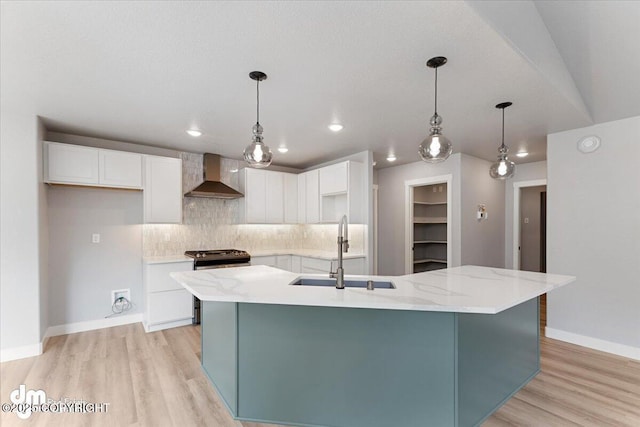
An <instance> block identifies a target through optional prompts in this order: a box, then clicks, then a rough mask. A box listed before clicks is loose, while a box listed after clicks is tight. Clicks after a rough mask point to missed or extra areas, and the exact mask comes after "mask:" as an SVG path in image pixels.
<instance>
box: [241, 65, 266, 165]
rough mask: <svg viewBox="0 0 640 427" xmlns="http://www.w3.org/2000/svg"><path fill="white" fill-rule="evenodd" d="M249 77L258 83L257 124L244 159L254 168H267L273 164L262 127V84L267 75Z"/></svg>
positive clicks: (250, 75) (260, 72)
mask: <svg viewBox="0 0 640 427" xmlns="http://www.w3.org/2000/svg"><path fill="white" fill-rule="evenodd" d="M249 77H251V79H252V80H255V81H256V124H255V125H253V142H252V143H251V144H250V145H249V146H248V147H247V148H245V149H244V159H245V161H246V162H247V163H248V164H249V166H251V167H252V168H258V169H262V168H266V167H268V166H269V165H270V164H271V160H272V159H273V153H272V152H271V149H270V148H269V147H268V146H266V145H264V142H263V137H262V131H263V129H262V126H261V125H260V82H261V81H262V80H266V78H267V75H266V74H265V73H263V72H262V71H252V72H250V73H249Z"/></svg>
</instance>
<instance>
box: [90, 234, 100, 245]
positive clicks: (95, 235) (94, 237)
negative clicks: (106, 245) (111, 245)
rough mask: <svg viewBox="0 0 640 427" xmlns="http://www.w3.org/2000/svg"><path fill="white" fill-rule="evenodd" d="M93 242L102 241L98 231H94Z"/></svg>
mask: <svg viewBox="0 0 640 427" xmlns="http://www.w3.org/2000/svg"><path fill="white" fill-rule="evenodd" d="M91 242H92V243H100V235H99V234H98V233H93V234H92V235H91Z"/></svg>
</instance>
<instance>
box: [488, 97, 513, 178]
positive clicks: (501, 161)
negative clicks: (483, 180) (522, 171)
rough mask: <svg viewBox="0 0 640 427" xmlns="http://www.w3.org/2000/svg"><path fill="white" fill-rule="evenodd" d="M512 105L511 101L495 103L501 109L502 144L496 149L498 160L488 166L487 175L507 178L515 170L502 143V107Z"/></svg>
mask: <svg viewBox="0 0 640 427" xmlns="http://www.w3.org/2000/svg"><path fill="white" fill-rule="evenodd" d="M511 105H513V103H511V102H502V103H500V104H498V105H496V108H498V109H500V110H502V145H500V148H499V149H498V153H499V154H498V161H497V162H495V163H494V164H492V165H491V167H490V168H489V175H491V178H495V179H507V178H510V177H512V176H513V174H514V172H515V171H516V165H515V163H513V162H512V161H511V160H509V159H508V158H507V151H509V149H508V148H507V146H506V145H504V109H505V108H507V107H509V106H511Z"/></svg>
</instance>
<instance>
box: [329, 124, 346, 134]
mask: <svg viewBox="0 0 640 427" xmlns="http://www.w3.org/2000/svg"><path fill="white" fill-rule="evenodd" d="M343 128H344V126H342V125H341V124H340V123H332V124H330V125H329V129H331V130H332V131H334V132H340V131H341V130H342V129H343Z"/></svg>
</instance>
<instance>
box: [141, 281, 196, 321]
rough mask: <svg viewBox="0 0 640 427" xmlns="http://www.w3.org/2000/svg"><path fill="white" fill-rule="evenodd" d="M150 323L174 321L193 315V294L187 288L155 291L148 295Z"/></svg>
mask: <svg viewBox="0 0 640 427" xmlns="http://www.w3.org/2000/svg"><path fill="white" fill-rule="evenodd" d="M148 298H149V299H148V302H147V315H148V317H147V319H148V323H149V325H155V324H158V323H166V322H174V321H176V320H182V319H188V318H191V317H192V316H193V296H192V295H191V294H190V293H189V292H188V291H187V290H186V289H180V290H177V291H166V292H154V293H151V294H149V295H148Z"/></svg>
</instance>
